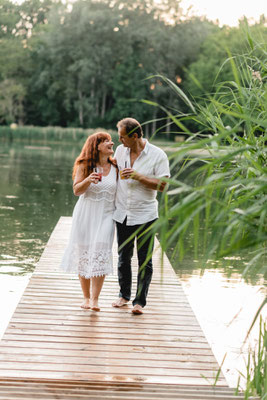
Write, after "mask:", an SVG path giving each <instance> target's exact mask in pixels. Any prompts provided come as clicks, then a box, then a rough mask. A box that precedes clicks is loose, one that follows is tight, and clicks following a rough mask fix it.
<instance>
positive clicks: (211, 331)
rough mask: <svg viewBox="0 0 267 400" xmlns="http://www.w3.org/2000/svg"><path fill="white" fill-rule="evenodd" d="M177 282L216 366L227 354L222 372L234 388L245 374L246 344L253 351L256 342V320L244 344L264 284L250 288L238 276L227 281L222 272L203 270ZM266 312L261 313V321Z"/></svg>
mask: <svg viewBox="0 0 267 400" xmlns="http://www.w3.org/2000/svg"><path fill="white" fill-rule="evenodd" d="M178 275H179V274H178ZM180 279H181V282H182V285H183V288H184V291H185V293H186V295H187V297H188V300H189V302H190V304H191V307H192V309H193V310H194V312H195V314H196V317H197V319H198V321H199V323H200V326H201V327H202V329H203V331H204V333H205V335H206V337H207V339H208V342H209V344H210V346H211V348H212V350H213V352H214V354H215V356H216V358H217V361H218V363H219V365H221V363H222V361H223V358H224V355H225V354H226V358H225V361H224V363H223V366H222V371H223V374H224V375H225V378H226V380H227V382H228V384H229V386H231V387H236V385H237V379H238V376H239V373H238V371H242V372H243V373H244V374H245V373H246V369H245V360H246V355H247V350H248V344H250V345H251V347H253V348H254V347H255V344H256V342H257V339H258V331H259V322H258V321H257V322H256V324H255V325H254V328H253V329H252V332H251V335H250V338H249V341H248V343H245V344H244V340H245V338H246V334H247V332H248V329H249V328H250V325H251V323H252V321H253V318H254V316H255V313H256V311H257V309H258V307H259V306H260V304H261V303H262V301H263V300H264V298H265V296H266V291H265V289H264V287H263V285H255V286H251V285H249V284H247V283H246V282H245V281H244V280H243V279H242V278H240V275H238V274H234V275H233V276H231V277H230V278H227V277H226V276H225V273H224V271H220V270H217V269H208V270H205V271H204V272H203V274H202V273H200V272H199V273H197V272H196V271H194V274H193V275H190V274H188V275H187V274H182V276H180ZM263 283H264V282H263V281H262V284H263ZM266 311H267V310H266V309H264V310H263V311H262V316H263V319H264V320H266V317H267V312H266Z"/></svg>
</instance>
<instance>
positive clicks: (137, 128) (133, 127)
mask: <svg viewBox="0 0 267 400" xmlns="http://www.w3.org/2000/svg"><path fill="white" fill-rule="evenodd" d="M117 128H118V129H121V128H125V131H126V133H127V135H128V136H129V137H132V136H133V134H134V133H137V135H138V137H139V138H140V137H142V136H143V129H142V127H141V125H140V123H139V122H138V121H137V120H136V119H134V118H123V119H121V120H120V121H119V122H118V123H117Z"/></svg>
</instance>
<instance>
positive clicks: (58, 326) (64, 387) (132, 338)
mask: <svg viewBox="0 0 267 400" xmlns="http://www.w3.org/2000/svg"><path fill="white" fill-rule="evenodd" d="M70 227H71V218H69V217H62V218H60V220H59V222H58V224H57V226H56V227H55V229H54V231H53V233H52V235H51V237H50V239H49V241H48V243H47V246H46V248H45V250H44V252H43V255H42V257H41V259H40V261H39V263H38V265H37V267H36V269H35V271H34V273H33V275H32V277H31V279H30V282H29V284H28V286H27V288H26V290H25V292H24V294H23V296H22V298H21V300H20V302H19V304H18V306H17V308H16V310H15V313H14V315H13V317H12V319H11V321H10V323H9V325H8V327H7V330H6V332H5V334H4V336H3V339H2V341H1V342H0V399H6V400H9V399H10V400H11V399H16V398H22V399H26V398H27V399H29V400H31V399H65V398H66V399H69V400H70V399H80V398H84V399H85V398H86V399H111V398H112V399H123V400H127V399H150V400H156V399H162V397H164V398H165V399H206V400H208V399H223V400H227V399H237V398H242V397H239V396H234V394H233V390H231V389H229V388H228V386H227V383H226V380H225V378H224V377H223V376H222V374H220V376H219V378H218V380H217V383H216V386H215V387H214V386H212V385H213V384H214V383H215V379H216V375H217V372H218V369H219V366H218V364H217V362H216V360H215V357H214V355H213V353H212V351H211V349H210V346H209V344H208V342H207V340H206V338H205V336H204V334H203V332H202V330H201V328H200V326H199V323H198V321H197V319H196V317H195V315H194V313H193V311H192V309H191V307H190V305H189V303H188V301H187V299H186V296H185V294H184V292H183V289H182V286H181V284H180V282H179V280H178V278H177V276H176V274H175V272H174V271H173V269H172V267H171V265H170V263H169V261H168V259H167V257H166V256H164V264H163V271H162V268H161V263H160V258H161V255H160V251H159V250H158V251H156V252H155V255H154V257H153V259H154V275H153V280H152V283H151V286H150V291H149V297H148V305H147V307H146V308H145V313H144V314H143V315H140V316H135V315H133V314H132V313H131V305H129V306H126V307H123V308H120V309H116V308H113V307H111V303H112V301H113V300H114V299H116V297H117V295H118V283H117V277H116V275H113V276H109V277H107V278H106V281H105V283H104V287H103V290H102V293H101V297H100V307H101V311H100V312H94V311H90V310H83V309H81V308H80V304H81V301H82V293H81V289H80V283H79V280H78V278H77V276H74V275H69V274H63V273H62V272H61V271H60V270H59V267H58V266H59V264H60V260H61V257H62V253H63V250H64V248H65V246H66V243H67V239H68V236H69V231H70ZM134 257H135V258H134V260H133V263H134V265H135V270H136V264H137V260H136V256H134ZM116 262H117V254H116V250H115V251H114V272H115V271H116ZM133 275H134V277H136V273H134V274H133Z"/></svg>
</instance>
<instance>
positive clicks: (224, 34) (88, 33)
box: [0, 0, 267, 135]
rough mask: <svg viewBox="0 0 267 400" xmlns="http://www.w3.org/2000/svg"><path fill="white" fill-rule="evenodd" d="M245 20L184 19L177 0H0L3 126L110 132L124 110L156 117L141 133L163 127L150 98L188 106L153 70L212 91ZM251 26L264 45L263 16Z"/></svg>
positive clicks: (238, 46) (198, 90)
mask: <svg viewBox="0 0 267 400" xmlns="http://www.w3.org/2000/svg"><path fill="white" fill-rule="evenodd" d="M242 24H243V25H244V24H245V21H243V23H241V24H240V26H239V27H238V28H229V27H223V28H220V27H219V26H218V25H217V24H215V23H212V22H210V21H207V20H206V19H205V18H200V17H191V18H188V17H187V15H186V13H185V12H184V11H183V10H182V9H181V7H180V3H179V1H176V0H165V1H163V2H162V3H161V4H159V3H158V2H156V1H155V0H134V1H132V0H112V1H110V0H101V1H100V0H78V1H77V2H75V3H62V2H61V0H26V1H24V2H23V3H22V4H17V3H13V2H11V1H9V0H0V123H1V124H3V125H5V124H10V123H18V124H24V125H25V124H26V125H37V126H48V125H50V126H51V125H54V126H63V127H66V126H79V127H84V128H87V127H98V126H102V127H106V128H109V127H111V126H115V124H116V121H118V120H119V119H120V118H123V117H125V116H128V115H131V116H134V117H135V118H137V119H138V120H140V121H153V122H151V124H148V125H147V126H146V128H145V130H146V134H147V135H149V131H155V129H156V128H157V127H158V126H166V127H165V130H166V131H169V130H170V126H169V125H168V120H167V121H164V122H163V120H164V118H165V116H166V114H165V113H164V110H163V109H162V108H161V107H154V106H153V104H155V103H157V104H159V105H164V108H167V109H170V110H172V112H173V110H177V112H179V113H186V112H188V110H187V106H186V104H185V103H184V102H182V100H181V99H179V98H178V97H177V96H176V94H175V93H173V92H172V90H170V89H169V87H168V86H167V85H165V84H164V80H162V79H161V77H160V76H161V75H162V76H166V77H167V78H169V79H170V80H171V81H173V82H174V83H175V84H176V85H178V86H179V87H181V88H182V90H184V91H185V92H186V93H188V94H189V95H192V96H201V94H202V93H204V92H207V91H212V90H214V88H215V86H216V76H217V74H218V73H219V71H221V74H224V76H223V80H225V78H227V79H231V74H232V69H231V68H230V67H229V66H228V65H225V66H224V68H222V69H221V66H222V63H223V61H224V60H225V59H226V57H227V54H228V55H229V54H230V53H231V54H236V53H240V52H241V53H242V52H245V51H246V49H247V47H248V46H249V42H248V40H247V38H246V35H244V32H243V28H242V26H243V25H242ZM250 30H251V31H253V32H255V34H256V35H257V36H258V38H259V40H260V41H262V40H265V42H266V39H267V37H266V28H265V19H264V17H262V18H261V20H260V21H259V22H257V23H255V24H254V25H253V26H251V27H250ZM227 52H228V53H227ZM142 99H146V100H149V101H150V102H151V104H150V105H149V104H144V103H142V102H141V101H140V100H142Z"/></svg>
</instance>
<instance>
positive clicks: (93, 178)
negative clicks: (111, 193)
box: [73, 164, 99, 196]
mask: <svg viewBox="0 0 267 400" xmlns="http://www.w3.org/2000/svg"><path fill="white" fill-rule="evenodd" d="M84 175H85V168H84V166H83V165H82V164H80V165H79V167H78V169H77V172H76V175H75V178H74V181H73V193H74V194H75V196H81V194H83V193H85V192H86V190H87V189H88V187H89V186H90V185H91V183H98V180H99V176H98V174H97V173H96V172H92V174H90V175H89V176H87V177H86V178H84Z"/></svg>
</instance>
